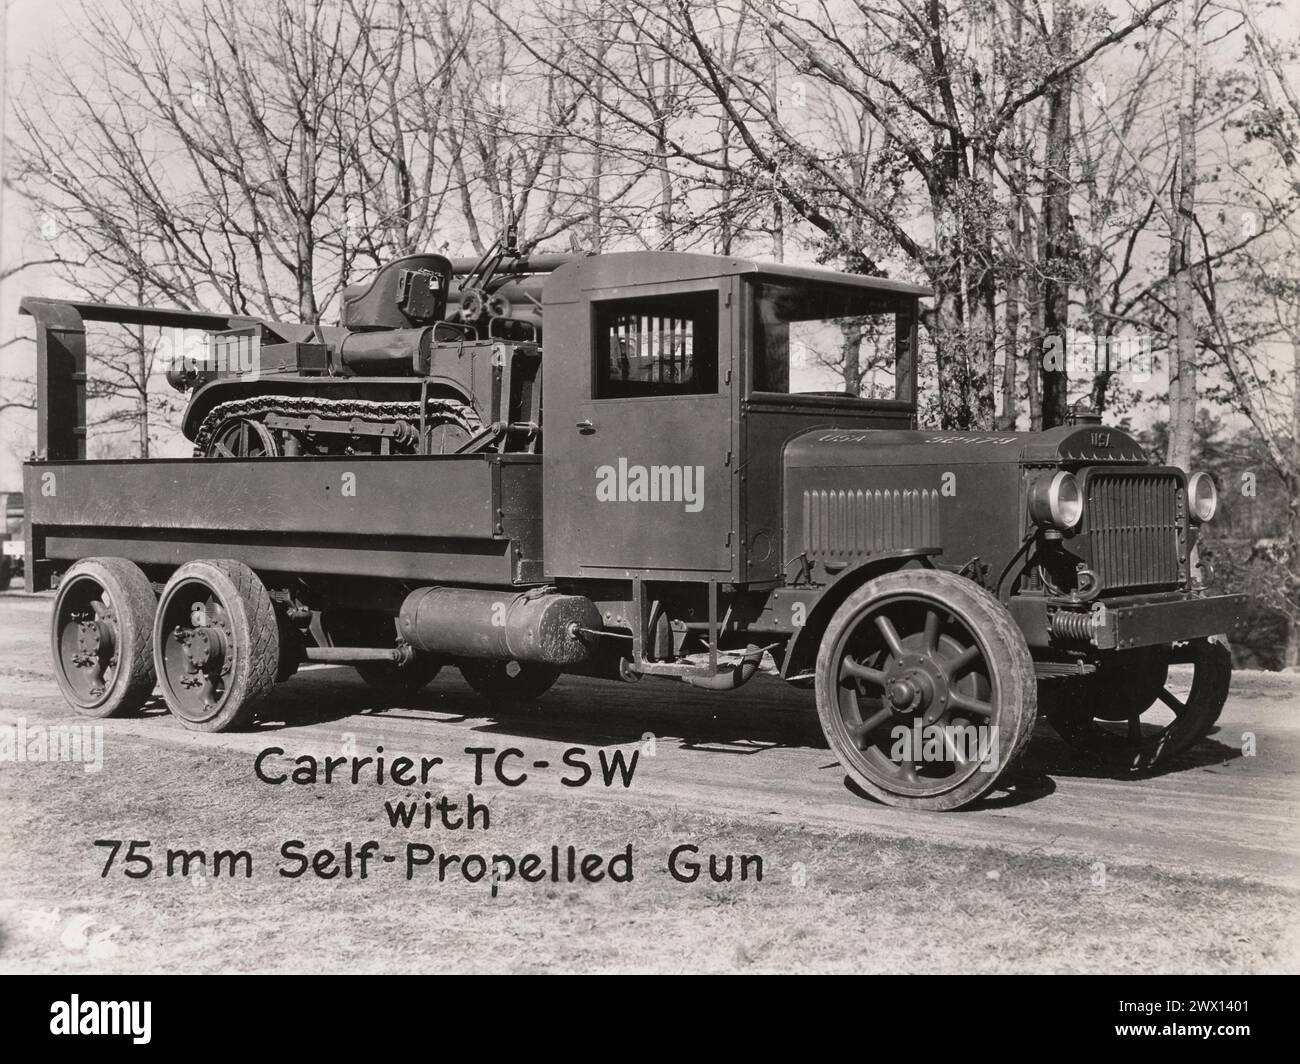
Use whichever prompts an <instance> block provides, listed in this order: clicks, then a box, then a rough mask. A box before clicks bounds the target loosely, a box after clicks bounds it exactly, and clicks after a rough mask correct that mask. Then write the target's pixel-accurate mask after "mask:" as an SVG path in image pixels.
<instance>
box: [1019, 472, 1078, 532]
mask: <svg viewBox="0 0 1300 1064" xmlns="http://www.w3.org/2000/svg"><path fill="white" fill-rule="evenodd" d="M1029 516H1030V517H1031V518H1032V519H1033V521H1034V523H1035V524H1039V525H1050V526H1052V527H1053V528H1059V529H1060V530H1061V531H1062V532H1068V531H1069V530H1070V529H1072V528H1073V527H1074V526H1075V525H1077V524H1078V523H1079V518H1081V517H1082V516H1083V493H1082V492H1081V491H1080V490H1079V482H1078V481H1077V480H1075V478H1074V474H1073V473H1066V472H1064V471H1062V472H1060V473H1044V474H1043V475H1042V476H1040V477H1039V478H1038V479H1037V480H1035V481H1034V483H1033V485H1032V486H1031V487H1030V489H1029Z"/></svg>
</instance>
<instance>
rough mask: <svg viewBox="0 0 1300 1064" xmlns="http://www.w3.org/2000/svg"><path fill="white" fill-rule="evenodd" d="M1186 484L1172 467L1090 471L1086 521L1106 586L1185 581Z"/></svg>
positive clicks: (1095, 561) (1096, 564)
mask: <svg viewBox="0 0 1300 1064" xmlns="http://www.w3.org/2000/svg"><path fill="white" fill-rule="evenodd" d="M1182 490H1183V489H1182V484H1181V482H1180V480H1179V478H1178V477H1177V476H1176V475H1175V474H1173V473H1163V472H1161V473H1136V474H1134V473H1128V474H1119V473H1111V472H1094V473H1093V474H1092V475H1091V476H1089V477H1088V486H1087V488H1086V499H1085V507H1084V511H1083V512H1084V522H1085V525H1086V528H1087V533H1088V540H1089V545H1090V548H1091V554H1092V567H1093V569H1094V571H1095V572H1096V573H1097V575H1098V576H1099V577H1100V578H1101V586H1102V590H1103V591H1105V590H1108V589H1111V588H1135V587H1158V586H1161V585H1176V584H1178V583H1179V582H1180V579H1181V575H1182V573H1181V565H1180V563H1179V555H1180V553H1181V548H1182V526H1183V501H1182Z"/></svg>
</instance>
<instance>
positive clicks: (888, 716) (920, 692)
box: [815, 569, 1037, 810]
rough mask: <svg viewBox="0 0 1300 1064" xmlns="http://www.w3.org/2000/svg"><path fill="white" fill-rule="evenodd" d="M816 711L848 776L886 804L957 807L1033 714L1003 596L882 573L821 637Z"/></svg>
mask: <svg viewBox="0 0 1300 1064" xmlns="http://www.w3.org/2000/svg"><path fill="white" fill-rule="evenodd" d="M815 687H816V692H817V713H818V716H819V718H820V719H821V725H822V731H823V732H824V733H825V735H826V740H827V742H828V743H829V744H830V747H831V749H832V750H833V751H834V752H835V754H836V755H837V756H838V757H839V759H840V763H841V764H842V765H843V767H844V770H845V771H846V772H847V773H848V774H849V776H850V777H851V778H852V779H853V780H854V781H855V782H856V783H857V784H858V785H859V786H860V787H862V788H863V790H865V791H867V792H868V793H869V794H871V795H872V796H874V797H875V798H877V799H879V800H880V801H882V802H884V803H885V804H887V805H895V806H907V807H911V808H916V809H934V810H948V809H958V808H960V807H961V806H964V805H968V804H969V803H971V802H973V801H975V800H976V799H977V798H979V797H980V796H981V795H983V794H985V793H986V792H988V791H989V790H990V789H991V788H992V787H993V785H994V784H995V783H997V781H998V780H999V779H1000V778H1001V777H1002V776H1003V775H1004V774H1005V773H1006V771H1007V770H1008V769H1009V768H1010V767H1011V765H1012V764H1013V763H1014V762H1015V760H1016V759H1017V758H1018V757H1019V755H1020V752H1021V750H1022V749H1023V748H1024V746H1025V743H1026V742H1027V741H1028V740H1029V736H1030V733H1031V732H1032V731H1033V726H1034V718H1035V716H1036V714H1037V692H1036V687H1035V681H1034V664H1033V660H1032V659H1031V658H1030V655H1029V648H1028V647H1027V646H1026V644H1025V639H1024V636H1023V635H1022V634H1021V632H1020V629H1019V628H1017V627H1016V624H1015V622H1014V621H1013V620H1012V618H1011V616H1010V614H1008V613H1007V611H1006V610H1005V609H1004V608H1003V606H1002V605H1001V603H999V602H998V601H997V599H995V598H994V597H993V596H992V595H990V594H989V593H988V592H986V591H985V590H984V589H983V588H981V587H979V586H978V585H976V584H974V583H972V582H971V581H970V580H967V579H966V578H964V577H960V576H957V575H955V574H953V573H947V572H942V571H937V570H930V569H908V570H903V571H899V572H896V573H888V574H886V575H885V576H881V577H877V578H876V579H875V580H872V581H870V582H869V583H867V584H865V585H863V586H862V587H861V588H859V589H858V590H857V591H855V592H853V593H852V594H851V595H850V596H849V597H848V599H847V600H846V601H845V602H844V604H843V605H842V606H840V608H839V609H838V610H836V612H835V614H834V616H833V617H832V618H831V622H830V625H829V626H828V627H827V630H826V632H825V634H824V636H823V638H822V642H821V647H820V649H819V651H818V654H817V666H816V675H815Z"/></svg>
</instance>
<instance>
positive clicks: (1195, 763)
mask: <svg viewBox="0 0 1300 1064" xmlns="http://www.w3.org/2000/svg"><path fill="white" fill-rule="evenodd" d="M49 607H50V599H49V598H48V597H47V596H38V597H28V596H25V595H22V594H20V593H19V594H15V593H6V594H3V595H0V724H13V723H15V722H17V721H18V720H19V719H24V720H27V721H28V722H41V723H56V722H65V721H73V720H75V719H77V718H75V717H74V715H73V714H72V713H71V712H70V711H69V709H68V708H67V707H66V705H65V704H64V702H63V701H62V699H61V698H60V696H59V694H58V691H57V688H56V687H55V685H54V683H53V681H52V680H51V679H50V678H49V673H48V666H47V657H48V648H47V636H46V630H47V621H48V611H49ZM280 690H281V696H280V698H279V702H278V704H277V708H278V710H279V711H280V712H279V713H278V714H277V715H279V716H281V717H282V719H281V720H279V721H267V722H264V723H263V724H262V725H261V726H259V727H258V728H257V729H256V730H255V731H252V732H246V733H242V734H228V735H215V736H213V735H200V734H195V733H192V732H189V731H186V730H185V729H183V728H182V727H181V726H180V725H179V724H178V723H176V721H175V720H173V719H172V718H171V717H170V716H167V715H165V711H163V710H162V708H161V704H159V708H158V709H156V710H153V711H151V712H150V714H149V715H147V716H145V717H143V718H140V719H135V720H112V721H106V722H104V723H105V726H106V731H105V758H106V761H109V760H111V758H112V756H113V740H114V737H115V736H123V737H126V736H132V737H141V738H144V739H146V740H147V741H148V742H149V743H151V744H154V745H156V746H157V747H158V748H159V749H160V750H165V749H168V748H188V749H221V750H230V751H244V752H248V753H249V754H250V755H251V754H252V753H253V752H255V751H258V750H261V749H263V748H265V747H267V746H270V745H275V746H280V747H282V748H284V749H285V751H286V752H287V753H288V754H289V755H291V756H293V755H298V754H304V753H314V754H330V753H334V754H337V753H338V752H339V750H340V749H345V748H346V749H349V750H350V749H353V748H355V750H356V751H357V752H359V753H361V754H367V753H373V751H374V748H375V747H377V746H383V747H384V749H385V751H386V752H388V753H389V754H390V756H391V755H395V754H397V753H399V752H402V753H410V754H416V755H418V754H422V753H429V752H432V753H438V754H444V753H446V752H447V751H455V752H459V751H461V750H462V749H463V748H465V747H471V746H479V747H493V748H495V749H497V750H502V749H505V748H509V747H514V748H518V749H520V750H522V751H523V752H524V754H525V755H526V762H527V763H532V762H534V761H546V762H548V763H549V764H550V765H553V766H558V763H559V758H560V755H561V753H562V751H563V750H565V749H566V748H569V747H572V746H575V745H577V746H585V747H587V748H598V747H599V748H607V747H622V748H625V749H626V750H628V751H630V750H632V749H634V748H639V749H641V750H642V752H643V755H648V754H649V753H650V752H651V751H653V757H650V756H643V758H642V762H641V767H640V768H639V770H638V773H637V776H636V781H635V785H634V786H633V787H631V788H628V789H623V788H621V787H619V788H611V789H604V788H590V787H589V788H586V789H585V790H584V792H583V796H584V797H587V798H598V799H600V800H604V801H615V802H618V803H620V804H622V805H628V804H631V805H636V806H642V807H646V808H649V809H656V808H665V807H671V808H674V809H680V810H689V811H694V812H700V813H706V814H709V815H716V816H723V817H727V816H731V817H738V818H744V819H746V820H749V821H759V822H766V823H775V824H785V825H808V826H824V827H830V828H834V829H837V830H842V831H850V832H863V833H868V834H871V835H874V836H887V837H900V838H911V839H923V840H931V841H934V842H940V843H946V844H957V845H962V846H996V847H999V848H1003V849H1006V850H1008V851H1010V852H1018V853H1027V852H1036V853H1042V854H1066V855H1071V856H1076V857H1081V858H1085V859H1088V860H1093V861H1098V862H1104V863H1105V864H1107V865H1124V864H1140V865H1151V866H1155V867H1157V868H1166V869H1171V870H1184V871H1191V872H1195V873H1206V874H1211V875H1227V876H1241V877H1244V878H1245V879H1248V880H1253V881H1261V882H1267V883H1272V884H1278V885H1284V886H1296V885H1300V815H1298V814H1300V676H1296V675H1278V674H1268V673H1258V672H1243V673H1238V675H1237V676H1236V678H1235V681H1234V690H1233V695H1232V697H1231V700H1230V701H1229V703H1228V706H1227V708H1226V710H1225V711H1224V713H1223V716H1222V719H1221V721H1220V724H1219V727H1218V729H1217V730H1216V731H1215V733H1214V734H1213V735H1211V736H1210V738H1208V739H1207V740H1206V741H1204V742H1203V743H1202V744H1201V745H1200V746H1199V747H1198V748H1197V749H1195V750H1193V751H1192V752H1191V753H1190V754H1189V755H1187V756H1185V757H1184V758H1183V759H1182V761H1181V762H1179V763H1178V764H1177V765H1176V766H1174V767H1173V769H1172V770H1171V771H1168V772H1166V773H1164V774H1163V775H1160V776H1157V777H1154V778H1150V779H1140V780H1132V779H1123V780H1120V779H1110V778H1104V777H1099V776H1097V775H1096V774H1090V773H1089V772H1088V771H1087V770H1086V769H1084V768H1082V767H1080V765H1079V764H1078V763H1077V762H1076V761H1075V760H1074V759H1073V758H1072V757H1071V756H1070V754H1069V751H1068V750H1067V749H1066V748H1065V747H1064V746H1063V745H1062V744H1061V743H1060V741H1059V740H1057V739H1056V737H1055V736H1054V735H1053V734H1052V732H1051V729H1050V728H1049V727H1048V726H1047V725H1045V724H1040V726H1039V730H1038V732H1037V733H1036V735H1035V737H1034V739H1033V741H1032V743H1031V747H1030V750H1029V753H1028V756H1027V759H1026V761H1025V763H1024V765H1023V768H1022V771H1021V772H1020V773H1019V775H1018V777H1017V778H1016V780H1015V781H1014V787H1013V788H1012V789H1011V790H1008V791H1004V792H1001V793H998V794H997V795H996V796H995V797H993V798H992V799H990V800H987V801H985V802H983V803H981V804H980V805H979V806H978V807H976V808H972V809H968V810H966V811H963V812H959V813H944V814H928V813H909V812H904V811H900V810H897V809H892V808H886V807H884V806H881V805H878V804H875V803H873V802H872V801H870V800H868V799H866V798H863V797H861V796H860V795H858V794H857V793H855V792H854V791H853V790H851V789H850V788H849V786H847V785H846V781H845V778H844V775H843V773H842V772H841V771H840V770H839V768H838V767H837V765H836V764H835V761H834V758H833V757H831V756H830V754H829V753H828V751H827V749H826V748H825V745H824V743H823V741H822V739H821V736H820V733H819V731H818V728H817V722H816V717H815V713H814V711H813V709H812V702H811V693H809V692H801V691H796V690H792V689H790V688H787V687H786V686H784V685H782V684H779V683H778V682H776V681H768V680H764V679H761V678H760V679H759V680H756V681H754V682H753V683H751V684H750V685H749V686H748V687H746V688H745V689H744V690H742V691H740V692H737V693H735V694H731V695H723V694H710V693H707V692H702V691H698V690H695V689H693V688H690V687H687V686H685V685H683V684H675V683H672V682H668V681H645V682H643V683H640V684H636V685H617V684H609V683H601V682H597V681H591V680H586V679H580V678H579V679H568V678H566V679H562V680H561V682H560V683H559V684H558V685H557V686H556V687H555V688H553V689H552V691H551V692H550V693H549V694H548V695H547V696H546V697H545V699H544V703H543V705H544V712H541V713H537V714H535V715H530V716H525V717H511V718H500V717H498V716H496V715H494V714H493V712H492V711H491V709H490V707H488V706H486V705H485V704H484V703H483V702H482V701H481V700H480V699H478V698H477V697H476V696H475V695H474V694H473V692H472V691H471V690H470V689H469V688H468V687H467V686H466V685H465V684H464V682H463V681H462V680H461V679H460V676H459V674H458V673H457V672H456V671H455V670H454V669H447V670H444V673H443V675H441V676H439V678H438V679H437V680H436V681H435V682H434V683H433V684H432V685H431V686H430V687H429V688H428V689H427V691H426V692H425V693H424V694H423V695H422V696H421V698H420V700H419V701H418V702H417V703H415V704H414V705H413V706H410V707H405V708H393V707H389V706H385V705H384V704H383V703H382V702H378V701H376V696H374V695H373V694H372V693H371V692H370V691H369V689H368V688H366V687H365V685H363V684H362V683H361V682H360V681H359V680H358V679H357V678H356V676H355V674H354V673H353V672H352V671H351V670H350V669H348V668H343V667H325V666H317V667H311V668H308V669H305V670H303V671H302V672H300V673H299V675H298V676H297V677H295V678H294V679H293V680H292V681H291V682H290V683H288V684H285V685H283V687H282V688H281V689H280ZM647 737H653V740H654V741H653V744H649V743H648V738H647ZM1243 745H1245V746H1246V748H1247V749H1248V750H1249V749H1250V748H1251V747H1252V745H1253V751H1254V752H1253V754H1250V755H1245V754H1243ZM250 761H251V756H250ZM521 763H523V762H521ZM471 767H472V761H471V760H470V759H467V758H464V757H462V758H460V759H459V760H455V761H453V762H452V763H451V764H450V765H449V767H448V770H447V775H446V776H445V777H444V778H443V780H442V781H441V782H442V785H443V786H444V787H453V786H461V785H465V786H468V785H469V784H470V783H471V780H470V779H469V771H470V768H471ZM555 782H556V787H555V790H556V793H557V794H562V793H563V789H562V788H561V787H560V786H559V785H558V777H557V778H556V781H555ZM543 785H544V786H545V785H546V784H543ZM494 786H497V785H495V784H494V783H492V782H491V781H489V782H487V783H486V784H484V786H483V787H482V788H481V789H482V790H484V791H487V792H490V791H492V790H493V788H494ZM598 791H599V793H597V792H598Z"/></svg>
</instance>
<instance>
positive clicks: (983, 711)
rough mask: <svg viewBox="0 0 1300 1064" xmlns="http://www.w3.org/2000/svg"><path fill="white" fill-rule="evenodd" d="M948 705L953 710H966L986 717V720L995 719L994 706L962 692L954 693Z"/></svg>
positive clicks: (949, 698) (950, 696) (949, 697)
mask: <svg viewBox="0 0 1300 1064" xmlns="http://www.w3.org/2000/svg"><path fill="white" fill-rule="evenodd" d="M948 705H949V706H950V707H952V708H953V709H960V710H964V711H965V712H967V713H974V714H975V715H976V716H979V717H984V718H985V719H986V720H988V719H992V717H993V705H992V703H990V702H983V701H981V700H980V699H978V698H972V697H971V696H970V695H967V694H963V693H962V692H961V691H953V692H951V693H950V694H949V696H948Z"/></svg>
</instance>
